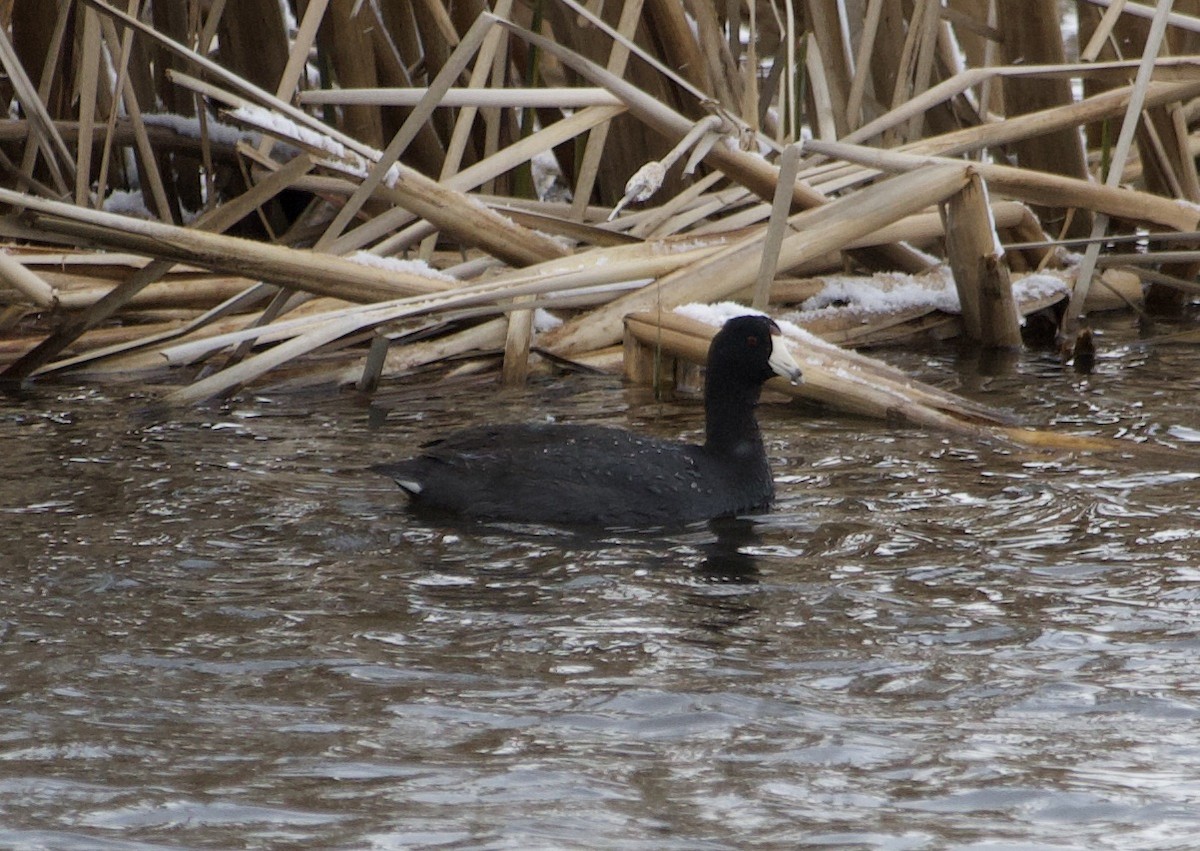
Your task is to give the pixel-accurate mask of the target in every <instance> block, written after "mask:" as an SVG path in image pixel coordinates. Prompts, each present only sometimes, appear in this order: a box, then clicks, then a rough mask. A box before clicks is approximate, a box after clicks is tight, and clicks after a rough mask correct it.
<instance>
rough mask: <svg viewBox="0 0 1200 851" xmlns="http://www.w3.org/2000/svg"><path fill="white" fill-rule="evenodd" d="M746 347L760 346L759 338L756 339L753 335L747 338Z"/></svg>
mask: <svg viewBox="0 0 1200 851" xmlns="http://www.w3.org/2000/svg"><path fill="white" fill-rule="evenodd" d="M746 345H747V346H749V347H750V348H754V347H755V346H757V345H758V337H755V336H754V335H753V334H751V335H750V336H749V337H747V338H746Z"/></svg>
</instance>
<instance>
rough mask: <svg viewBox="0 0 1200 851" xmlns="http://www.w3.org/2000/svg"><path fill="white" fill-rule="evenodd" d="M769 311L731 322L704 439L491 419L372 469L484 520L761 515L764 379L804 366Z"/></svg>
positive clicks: (660, 522)
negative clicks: (757, 412)
mask: <svg viewBox="0 0 1200 851" xmlns="http://www.w3.org/2000/svg"><path fill="white" fill-rule="evenodd" d="M777 335H779V326H778V325H776V324H775V323H774V322H773V321H772V320H770V319H768V318H767V317H765V316H739V317H735V318H733V319H730V320H729V321H728V322H726V323H725V325H724V326H723V327H722V328H721V330H720V331H719V332H718V333H717V335H716V336H715V337H714V338H713V341H712V344H711V346H710V347H709V350H708V368H707V374H706V376H705V383H704V397H705V398H704V413H705V442H704V445H703V446H697V445H695V444H687V443H678V442H675V441H669V440H658V439H655V438H650V437H639V436H638V435H635V434H631V433H630V432H628V431H624V430H622V429H617V428H606V427H603V426H595V425H551V424H540V425H539V424H522V425H496V426H482V427H478V428H471V429H466V430H464V431H459V432H455V433H454V434H452V435H450V436H449V437H446V438H445V439H443V440H438V441H434V442H433V443H430V444H427V445H426V446H424V447H423V449H424V450H425V451H424V453H423V454H422V455H419V456H417V457H415V458H410V459H408V460H405V461H399V462H395V463H389V464H379V465H377V466H375V467H373V468H372V469H373V470H375V471H377V472H380V473H383V474H385V475H388V476H391V477H392V478H393V479H395V481H396V483H397V484H398V485H399V486H400V487H401V488H402V489H403V490H404V491H405V492H406V493H407V494H408V495H409V496H410V497H411V499H412V503H413V507H414V508H419V509H424V510H433V511H438V512H444V513H449V514H455V515H461V516H465V517H471V518H476V519H481V520H503V521H516V522H529V523H550V524H555V525H569V526H606V527H645V526H672V525H680V524H684V523H690V522H693V521H697V520H706V519H710V518H714V517H722V516H728V515H733V514H740V513H745V512H749V511H755V510H758V509H762V508H765V507H767V506H768V505H769V504H770V503H771V500H772V498H773V497H774V495H775V488H774V484H773V482H772V481H771V471H770V469H769V467H768V465H767V454H766V452H765V451H764V449H763V442H762V435H761V434H760V433H759V430H758V422H757V421H756V420H755V418H754V408H755V406H756V405H757V404H758V397H759V392H760V391H761V390H762V385H763V382H765V381H766V380H767V379H768V378H770V377H771V376H772V375H781V376H783V377H785V378H787V379H789V380H790V381H792V382H793V383H795V382H797V381H799V379H800V367H798V366H797V365H796V362H795V361H794V360H793V359H792V357H791V355H790V354H789V353H788V350H787V348H786V347H785V346H784V345H782V343H778V344H777V343H775V338H776V337H777Z"/></svg>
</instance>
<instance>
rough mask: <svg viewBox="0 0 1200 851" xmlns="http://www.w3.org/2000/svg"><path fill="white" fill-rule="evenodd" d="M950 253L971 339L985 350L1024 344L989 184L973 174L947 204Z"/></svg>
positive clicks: (947, 245) (964, 318)
mask: <svg viewBox="0 0 1200 851" xmlns="http://www.w3.org/2000/svg"><path fill="white" fill-rule="evenodd" d="M942 209H943V211H944V215H945V218H946V256H947V259H948V260H949V261H950V269H951V271H952V272H953V273H954V283H955V286H956V287H957V289H958V299H959V302H960V303H961V304H962V318H963V326H964V328H965V329H966V334H967V337H968V338H970V339H971V340H973V341H974V342H977V343H979V344H980V345H982V346H984V347H985V348H1019V347H1020V345H1021V327H1020V320H1019V317H1018V315H1017V307H1016V304H1015V302H1014V301H1013V293H1012V282H1011V281H1010V280H1009V274H1008V266H1007V265H1005V262H1004V249H1003V248H1002V247H1001V245H1000V237H999V236H998V235H997V234H996V228H995V224H994V222H993V220H992V212H991V207H990V205H989V201H988V193H987V185H986V184H985V183H984V182H983V180H982V179H981V178H980V177H979V175H978V174H976V173H974V172H971V173H970V176H969V180H968V182H967V185H966V186H964V187H963V188H962V189H961V190H960V191H959V192H957V193H955V194H954V195H952V196H951V197H950V198H948V199H947V200H946V203H945V204H944V205H943V206H942Z"/></svg>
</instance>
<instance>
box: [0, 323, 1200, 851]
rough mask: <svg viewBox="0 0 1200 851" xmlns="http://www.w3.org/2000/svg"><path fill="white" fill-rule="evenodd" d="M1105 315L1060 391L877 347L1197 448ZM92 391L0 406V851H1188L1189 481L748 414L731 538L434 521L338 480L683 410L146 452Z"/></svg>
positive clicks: (1032, 373)
mask: <svg viewBox="0 0 1200 851" xmlns="http://www.w3.org/2000/svg"><path fill="white" fill-rule="evenodd" d="M1131 326H1132V323H1131V322H1130V321H1129V320H1118V321H1114V322H1113V323H1111V324H1110V326H1109V327H1108V328H1107V329H1106V330H1105V332H1104V334H1103V335H1102V352H1103V354H1102V356H1101V358H1100V361H1099V363H1098V365H1097V372H1096V374H1095V375H1093V376H1091V377H1090V378H1086V379H1085V378H1080V377H1079V376H1076V375H1075V374H1073V373H1072V372H1070V371H1065V370H1064V369H1063V368H1062V367H1061V366H1060V365H1059V364H1058V363H1057V362H1055V361H1054V360H1053V359H1051V358H1048V357H1043V356H1039V355H1037V354H1026V355H1025V356H1023V358H1022V359H1021V362H1020V363H1019V364H1018V365H1017V366H1016V368H1015V371H1014V372H1012V373H1010V374H1007V375H1004V376H1000V377H993V378H986V377H980V376H979V375H978V374H977V373H976V372H975V371H973V369H972V368H971V367H970V365H965V364H961V363H959V362H958V361H957V360H956V359H955V357H954V354H953V353H907V354H905V353H892V354H890V355H887V357H888V359H889V360H892V361H893V362H896V363H898V364H900V365H901V366H903V367H905V368H906V369H909V370H910V371H912V372H913V373H915V374H917V375H919V376H920V377H923V378H925V379H927V380H932V381H936V382H939V383H942V384H946V385H948V386H953V387H957V388H958V389H960V390H962V392H964V393H967V394H968V395H972V396H975V397H978V398H982V399H986V400H988V401H990V402H992V403H994V404H997V405H999V406H1004V407H1009V408H1012V409H1014V410H1016V411H1018V412H1020V413H1021V414H1022V415H1023V416H1025V417H1026V418H1027V420H1028V421H1029V422H1031V423H1033V424H1053V425H1055V426H1056V427H1059V428H1063V429H1072V430H1077V431H1087V432H1094V433H1100V434H1107V435H1117V436H1123V437H1128V438H1131V439H1138V440H1145V441H1149V442H1156V443H1167V444H1172V445H1176V446H1181V447H1183V448H1185V449H1190V450H1191V451H1193V452H1194V453H1196V454H1198V455H1200V446H1198V445H1197V444H1200V404H1197V390H1200V378H1198V376H1200V352H1197V351H1196V349H1194V348H1189V347H1155V348H1152V349H1142V348H1139V347H1138V346H1137V345H1136V331H1135V330H1134V329H1133V328H1132V327H1131ZM121 392H122V391H120V390H116V389H113V388H100V389H96V388H90V389H87V388H85V389H79V388H73V387H62V386H59V387H52V386H41V387H36V388H35V389H34V390H33V391H31V392H30V393H29V394H28V395H27V396H24V397H21V398H15V399H14V398H9V399H6V400H3V401H2V402H0V440H2V441H3V447H4V452H3V458H2V459H0V476H2V477H3V478H2V481H3V487H2V489H0V524H2V526H0V547H2V548H3V565H4V566H3V568H2V569H0V604H2V608H0V719H2V723H0V847H5V848H18V849H42V848H45V849H93V848H103V849H147V848H233V847H247V848H292V847H313V848H316V847H322V848H347V849H349V848H355V849H357V848H380V849H396V848H431V847H446V848H489V849H504V848H513V849H516V848H616V849H664V848H665V849H673V848H674V849H694V848H713V849H720V848H753V847H761V848H776V847H835V848H872V849H874V848H878V849H925V848H928V849H934V848H946V847H954V848H989V849H993V848H1022V849H1026V848H1056V849H1057V848H1091V849H1094V848H1121V849H1128V848H1164V849H1167V848H1194V847H1195V846H1196V841H1197V840H1196V836H1197V833H1198V832H1200V521H1198V519H1197V518H1198V517H1200V482H1198V479H1200V463H1185V462H1182V461H1181V462H1178V463H1176V462H1172V461H1165V460H1163V459H1162V458H1161V457H1154V458H1144V457H1138V456H1136V455H1130V456H1128V457H1096V456H1087V455H1071V454H1067V453H1053V452H1052V453H1038V452H1027V451H1022V450H1016V449H1013V448H1011V447H1007V446H1002V445H994V446H986V445H982V446H981V445H976V444H973V443H972V442H970V441H967V440H965V439H962V438H958V437H953V436H947V435H943V434H935V433H926V432H921V431H917V430H905V429H899V430H898V429H894V428H891V427H887V426H883V425H881V424H878V423H873V422H867V421H861V420H854V419H841V418H836V417H827V416H821V415H816V416H814V415H813V414H812V413H811V412H809V413H806V412H803V411H800V410H798V409H796V408H789V407H784V406H774V405H771V406H765V407H764V409H763V411H762V420H763V423H764V427H765V431H766V432H767V434H768V435H769V443H770V451H771V453H772V454H773V456H774V457H775V459H776V460H775V470H776V473H777V476H778V481H779V491H780V503H779V506H778V508H777V510H776V511H775V513H773V514H772V515H771V516H769V517H766V518H762V519H761V521H760V522H758V523H755V524H753V525H749V526H735V527H733V528H728V529H722V530H720V532H719V534H718V532H715V531H713V530H712V529H710V528H708V527H699V528H695V529H690V530H686V531H683V532H680V533H676V534H671V535H660V536H654V535H645V534H611V535H601V536H592V537H587V536H581V535H571V534H566V533H561V532H555V531H552V530H546V529H527V528H523V529H513V528H505V527H495V526H492V527H474V528H443V527H438V526H434V525H430V524H429V523H426V522H421V521H418V520H416V519H414V518H412V517H410V516H409V515H407V514H406V513H405V511H404V510H403V507H402V500H401V499H400V497H399V495H398V492H397V491H396V490H395V489H394V488H393V487H392V486H391V484H390V483H388V482H385V481H380V480H377V479H376V478H374V477H372V476H371V475H369V474H364V473H363V472H362V468H363V467H365V466H366V465H367V464H368V463H370V462H371V461H373V460H376V459H377V458H378V457H380V456H387V455H392V454H403V453H404V452H406V451H407V450H409V449H411V448H412V447H413V446H414V445H416V444H417V443H418V442H419V441H421V440H424V439H427V438H429V437H431V436H432V435H434V434H435V433H437V432H438V431H439V430H442V429H444V428H447V427H450V426H455V425H460V424H463V423H466V422H470V421H476V420H483V419H501V418H503V419H520V418H523V417H527V416H530V415H531V414H533V413H534V412H545V413H549V414H553V415H555V416H557V417H559V418H561V419H565V420H600V421H605V422H609V423H617V424H624V425H630V426H633V427H636V428H644V429H646V430H649V431H653V432H656V433H660V434H666V435H685V434H686V435H694V434H696V433H697V432H698V431H699V429H700V426H701V423H700V411H699V408H698V407H697V406H696V405H695V404H691V403H680V404H673V405H661V404H659V403H656V402H654V401H653V400H652V399H650V398H648V397H647V396H646V395H645V394H644V393H643V392H641V391H638V390H634V389H630V388H625V387H622V386H621V384H620V383H619V382H618V381H616V380H612V379H596V378H585V377H568V378H564V379H561V380H558V381H555V382H553V383H543V384H541V385H538V386H535V387H533V388H531V389H529V390H526V391H521V392H519V393H513V394H498V393H497V392H496V391H495V390H493V389H490V388H489V389H488V391H487V392H486V393H484V394H482V396H481V397H480V398H479V399H478V400H476V401H468V400H466V398H465V397H464V396H463V395H462V394H461V393H460V392H454V393H445V394H439V393H438V392H436V391H427V390H422V391H420V392H418V393H416V394H413V395H411V396H408V397H405V398H404V399H403V400H402V401H401V402H399V403H398V404H400V408H399V409H397V410H394V411H392V412H391V413H390V414H389V415H388V416H387V417H386V418H383V417H380V416H378V415H376V416H372V412H371V411H370V410H369V409H368V408H366V407H364V406H363V405H361V404H360V403H358V402H356V401H354V400H353V399H352V398H350V397H349V396H340V397H338V396H335V397H328V396H326V397H311V396H310V397H298V396H296V395H287V394H264V395H263V396H260V397H253V398H246V399H243V400H240V401H238V402H236V403H234V404H232V405H231V406H229V407H227V408H224V409H218V408H210V409H207V410H196V411H190V412H184V413H183V414H181V415H180V416H179V417H178V418H177V419H175V420H173V421H171V422H169V423H167V424H159V425H146V424H144V423H140V422H139V421H138V419H137V418H136V417H135V416H134V414H135V412H136V409H137V408H138V406H139V405H140V404H141V401H142V400H140V399H137V398H123V397H122V395H121ZM377 413H378V412H376V414H377Z"/></svg>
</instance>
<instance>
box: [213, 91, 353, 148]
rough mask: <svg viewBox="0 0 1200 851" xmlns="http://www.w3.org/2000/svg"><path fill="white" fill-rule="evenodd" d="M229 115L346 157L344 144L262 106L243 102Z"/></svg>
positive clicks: (286, 137)
mask: <svg viewBox="0 0 1200 851" xmlns="http://www.w3.org/2000/svg"><path fill="white" fill-rule="evenodd" d="M229 117H230V118H233V119H234V120H236V121H244V122H245V123H247V124H250V125H252V126H254V127H258V128H261V129H262V130H264V131H267V132H269V133H271V134H272V135H275V136H280V137H282V138H284V139H291V140H293V141H295V142H301V143H303V144H304V145H307V146H308V147H310V148H315V149H316V150H318V151H324V152H325V153H327V154H329V155H330V156H332V157H334V158H336V159H339V160H345V159H347V151H346V146H345V145H343V144H342V143H341V142H339V141H338V140H337V139H334V138H332V137H330V136H328V135H326V134H325V133H319V132H317V131H316V130H310V129H309V128H307V127H302V126H301V125H299V124H297V123H296V122H295V121H292V120H291V119H290V118H286V117H284V116H282V115H280V114H279V113H276V112H271V111H270V110H267V109H263V108H262V107H258V106H253V105H251V104H243V105H242V106H239V107H238V108H237V109H231V110H230V111H229Z"/></svg>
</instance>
